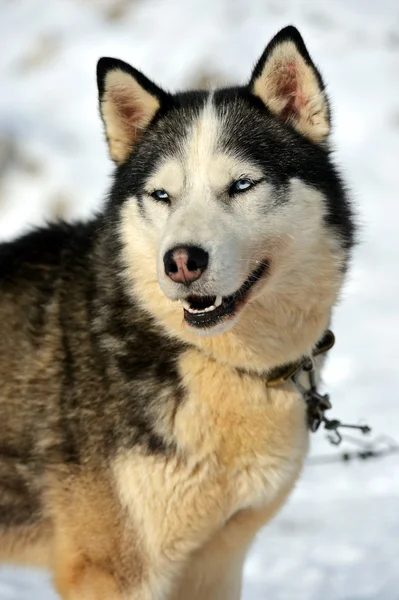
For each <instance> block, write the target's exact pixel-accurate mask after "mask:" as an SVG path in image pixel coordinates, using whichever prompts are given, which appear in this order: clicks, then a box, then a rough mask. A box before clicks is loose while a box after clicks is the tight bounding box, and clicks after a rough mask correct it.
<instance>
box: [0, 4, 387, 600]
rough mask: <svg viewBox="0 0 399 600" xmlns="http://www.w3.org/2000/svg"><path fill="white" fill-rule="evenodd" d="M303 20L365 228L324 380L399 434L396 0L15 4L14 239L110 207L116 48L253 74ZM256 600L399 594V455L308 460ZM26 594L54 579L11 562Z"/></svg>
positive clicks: (6, 94)
mask: <svg viewBox="0 0 399 600" xmlns="http://www.w3.org/2000/svg"><path fill="white" fill-rule="evenodd" d="M290 23H291V24H294V25H296V26H297V27H298V28H299V29H300V31H301V33H302V34H303V36H304V38H305V42H306V43H307V45H308V48H309V50H310V52H311V55H312V57H313V58H314V60H315V62H316V64H318V65H319V66H320V69H321V71H322V73H323V75H324V78H325V80H326V82H327V85H328V91H329V93H330V96H331V99H332V108H333V116H334V123H335V127H334V136H333V137H334V145H335V148H336V150H337V152H336V160H337V162H338V164H339V165H340V166H341V168H342V169H343V171H344V173H345V176H346V178H347V181H348V184H349V186H350V187H351V189H352V196H353V198H354V200H355V202H356V204H357V206H358V210H359V221H360V223H361V243H360V245H359V246H358V248H357V249H356V252H355V257H354V261H353V268H352V271H351V274H350V277H349V278H348V283H347V286H346V288H345V291H344V293H343V295H342V302H341V303H340V305H339V306H338V307H337V309H336V313H335V319H334V331H335V333H336V336H337V344H336V347H335V348H334V350H333V351H332V352H331V355H330V358H329V361H328V365H327V368H326V373H325V388H326V389H328V391H329V392H330V393H331V396H332V400H333V411H332V415H333V416H336V417H338V418H341V419H343V420H346V421H354V422H356V423H358V422H367V423H369V424H370V425H372V427H373V436H374V437H375V438H378V436H379V435H380V434H384V435H389V436H391V437H392V438H393V439H394V440H397V441H398V442H399V369H398V360H397V355H398V348H399V343H398V338H399V310H398V308H399V306H398V304H399V302H398V297H399V276H398V275H399V269H398V262H399V222H398V215H399V207H398V203H399V2H398V0H378V2H377V1H375V0H324V1H323V2H321V1H320V0H319V1H317V0H313V1H312V0H291V1H289V0H286V1H283V0H175V1H169V0H130V1H129V0H114V1H112V0H0V44H1V59H0V238H2V239H11V238H13V237H15V236H16V235H17V234H18V233H20V232H21V231H26V230H27V229H28V228H30V227H32V226H34V225H37V224H39V223H43V222H44V220H45V219H51V218H54V216H57V217H59V216H61V217H63V218H66V219H73V218H78V217H82V218H86V217H87V216H88V215H90V213H91V212H92V211H93V210H95V209H97V208H99V207H100V206H101V203H102V201H103V198H104V196H105V192H106V189H107V186H108V184H109V181H110V174H111V172H112V166H111V163H110V161H109V160H108V158H107V155H106V148H105V144H104V141H103V135H102V127H101V123H100V119H99V117H98V110H97V96H96V85H95V65H96V61H97V59H98V58H99V57H100V56H102V55H110V56H116V57H118V58H122V59H124V60H126V61H128V62H131V64H133V65H134V66H135V67H136V68H139V69H141V70H142V71H144V72H145V73H146V74H147V75H148V76H149V77H150V78H152V79H154V80H155V81H156V82H157V83H159V84H161V85H162V86H164V87H166V88H168V89H171V90H173V89H177V88H186V87H196V86H203V85H214V84H215V83H220V82H221V83H234V82H243V81H245V80H246V79H247V78H248V77H249V74H250V70H251V68H252V66H253V64H254V62H255V61H256V59H257V58H258V56H259V55H260V54H261V52H262V51H263V49H264V46H265V45H266V43H267V42H268V41H269V39H270V38H271V36H272V35H273V34H274V33H275V32H276V31H277V30H278V29H279V28H281V27H283V26H285V25H287V24H290ZM325 453H330V454H334V453H338V450H336V449H334V448H332V447H331V446H329V445H328V443H327V442H326V441H325V434H323V433H321V432H319V433H317V434H316V435H315V436H314V437H313V448H312V455H320V454H325ZM244 598H245V600H261V599H265V600H266V599H267V600H321V599H323V600H398V599H399V454H397V455H392V456H390V457H386V458H384V459H375V460H374V461H371V460H370V461H369V462H360V461H358V462H353V463H349V464H341V463H337V464H331V465H330V464H327V465H321V466H320V465H318V466H315V465H310V464H309V466H308V467H307V468H306V469H305V472H304V474H303V476H302V478H301V480H300V482H299V483H298V485H297V487H296V490H295V492H294V493H293V494H292V496H291V498H290V501H289V502H288V504H287V505H286V507H285V508H284V510H283V511H282V512H281V513H280V515H279V516H278V517H277V518H276V519H275V520H274V521H273V522H272V523H271V524H270V525H269V526H267V527H266V528H265V529H264V530H263V531H262V532H261V533H260V535H259V536H258V539H257V542H256V543H255V545H254V547H253V550H252V552H251V554H250V556H249V559H248V561H247V565H246V571H245V586H244ZM11 599H13V600H54V599H55V594H54V592H53V591H52V590H51V586H50V583H49V575H48V574H47V573H43V572H35V571H30V570H25V569H18V568H11V567H3V568H0V600H11ZM210 600H211V599H210Z"/></svg>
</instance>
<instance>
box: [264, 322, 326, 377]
mask: <svg viewBox="0 0 399 600" xmlns="http://www.w3.org/2000/svg"><path fill="white" fill-rule="evenodd" d="M334 343H335V336H334V334H333V332H332V331H330V330H329V329H327V331H326V332H325V333H324V335H323V337H322V338H321V339H320V340H319V341H318V342H317V344H316V345H315V347H314V348H313V350H312V355H311V356H310V357H309V356H302V357H301V358H299V359H298V360H297V361H295V362H292V363H287V364H285V365H281V366H279V367H275V368H274V369H272V371H271V372H270V373H269V374H268V376H267V379H266V385H267V387H276V386H278V385H280V384H281V383H284V382H285V381H288V379H292V378H293V377H295V375H296V374H297V373H299V371H301V370H302V369H303V367H304V366H305V365H306V363H307V362H308V361H309V358H311V359H312V358H315V357H316V356H320V354H324V353H325V352H328V351H329V350H330V349H331V348H332V347H333V346H334Z"/></svg>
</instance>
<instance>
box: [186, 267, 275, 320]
mask: <svg viewBox="0 0 399 600" xmlns="http://www.w3.org/2000/svg"><path fill="white" fill-rule="evenodd" d="M268 268H269V262H268V261H267V260H264V261H262V262H261V263H260V264H259V266H258V267H257V268H256V269H255V270H254V271H252V273H251V274H250V276H249V277H248V279H246V280H245V281H244V283H243V284H242V286H241V287H240V288H239V289H238V290H237V291H236V292H234V294H230V296H187V298H185V299H184V300H183V299H181V300H180V302H181V304H182V305H183V308H184V320H185V321H186V323H188V324H189V325H192V326H194V327H197V328H204V329H205V328H211V327H214V326H215V325H217V324H219V323H221V322H222V321H225V320H227V319H228V318H231V317H233V316H234V315H235V314H236V313H237V311H238V309H239V308H240V307H242V306H243V305H244V304H245V301H246V298H247V296H248V293H249V291H250V289H251V288H252V287H253V286H254V285H255V283H256V282H257V281H259V279H260V278H261V277H262V275H264V274H265V273H266V272H267V270H268Z"/></svg>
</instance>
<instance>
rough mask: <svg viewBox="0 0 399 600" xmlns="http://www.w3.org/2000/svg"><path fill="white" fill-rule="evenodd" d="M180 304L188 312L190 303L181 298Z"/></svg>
mask: <svg viewBox="0 0 399 600" xmlns="http://www.w3.org/2000/svg"><path fill="white" fill-rule="evenodd" d="M180 304H182V305H183V306H184V308H185V309H187V310H190V303H189V302H187V300H183V298H180Z"/></svg>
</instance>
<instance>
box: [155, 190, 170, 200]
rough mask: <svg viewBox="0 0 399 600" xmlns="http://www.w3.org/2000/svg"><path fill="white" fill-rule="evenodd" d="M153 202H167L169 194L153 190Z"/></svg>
mask: <svg viewBox="0 0 399 600" xmlns="http://www.w3.org/2000/svg"><path fill="white" fill-rule="evenodd" d="M151 196H152V197H153V198H155V200H160V201H161V202H169V194H168V193H167V192H165V190H154V191H153V192H152V194H151Z"/></svg>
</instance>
